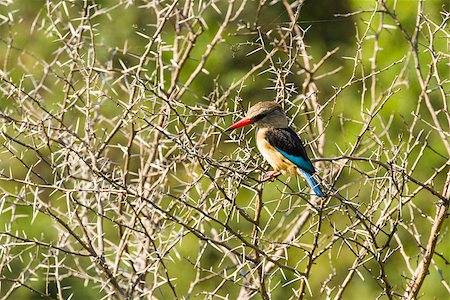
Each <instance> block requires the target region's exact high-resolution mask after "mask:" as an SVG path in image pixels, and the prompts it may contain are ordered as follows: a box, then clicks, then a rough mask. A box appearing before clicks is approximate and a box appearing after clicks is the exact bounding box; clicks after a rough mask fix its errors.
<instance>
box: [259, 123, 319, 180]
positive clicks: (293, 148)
mask: <svg viewBox="0 0 450 300" xmlns="http://www.w3.org/2000/svg"><path fill="white" fill-rule="evenodd" d="M266 140H267V141H268V142H269V144H270V145H272V146H273V147H275V148H276V149H277V150H278V151H280V152H282V153H283V152H284V153H285V154H287V155H285V156H286V158H287V159H289V160H290V161H291V162H293V163H294V164H296V165H297V166H298V167H299V168H301V169H302V170H304V171H306V172H308V173H310V174H312V173H314V172H315V169H314V166H313V165H312V163H311V160H310V159H309V158H308V154H307V153H306V149H305V147H304V146H303V143H302V141H301V140H300V138H299V137H298V135H297V133H295V131H294V130H292V129H291V128H268V129H267V131H266ZM284 153H283V154H284ZM299 158H301V159H299Z"/></svg>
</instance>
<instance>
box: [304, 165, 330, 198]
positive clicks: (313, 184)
mask: <svg viewBox="0 0 450 300" xmlns="http://www.w3.org/2000/svg"><path fill="white" fill-rule="evenodd" d="M300 172H302V174H303V176H304V177H305V179H306V181H307V182H308V184H309V185H310V186H311V188H312V189H313V191H314V193H315V194H316V195H317V196H319V197H325V195H324V193H323V192H322V189H321V188H320V185H319V184H318V183H317V181H316V180H315V179H314V178H313V176H312V174H309V173H307V172H305V171H303V170H302V169H300Z"/></svg>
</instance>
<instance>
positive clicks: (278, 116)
mask: <svg viewBox="0 0 450 300" xmlns="http://www.w3.org/2000/svg"><path fill="white" fill-rule="evenodd" d="M250 124H255V125H256V127H257V131H256V144H257V146H258V149H259V151H260V152H261V154H262V155H263V157H264V158H265V159H266V160H267V161H268V162H269V164H270V165H271V166H272V168H273V169H274V170H273V171H271V172H269V177H270V178H271V179H275V178H277V177H278V176H279V175H280V174H281V173H283V174H302V175H303V176H304V177H305V179H306V181H307V182H308V184H309V185H310V186H311V188H312V189H313V191H314V193H315V194H316V195H317V196H319V197H324V193H323V192H322V189H321V188H320V185H319V184H318V183H317V181H316V180H315V179H314V178H313V174H314V173H315V169H314V166H313V165H312V163H311V160H310V159H309V158H308V155H307V154H306V149H305V147H304V146H303V143H302V142H301V141H300V138H299V137H298V135H297V134H296V133H295V131H294V130H292V129H291V128H289V127H288V120H287V117H286V114H285V113H284V111H283V109H282V107H281V106H280V105H279V104H278V103H276V102H273V101H267V102H259V103H258V104H256V105H254V106H252V107H251V108H250V109H249V110H248V112H247V117H246V118H244V119H242V120H241V121H239V122H237V123H235V124H233V125H231V126H230V127H229V128H228V129H227V131H229V130H233V129H236V128H239V127H243V126H246V125H250Z"/></svg>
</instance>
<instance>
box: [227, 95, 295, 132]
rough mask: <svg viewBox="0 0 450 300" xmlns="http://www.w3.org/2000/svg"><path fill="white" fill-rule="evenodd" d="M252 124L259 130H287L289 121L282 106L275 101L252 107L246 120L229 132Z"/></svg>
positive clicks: (231, 128)
mask: <svg viewBox="0 0 450 300" xmlns="http://www.w3.org/2000/svg"><path fill="white" fill-rule="evenodd" d="M250 124H255V125H256V126H258V127H259V128H286V127H288V120H287V118H286V115H285V113H284V112H283V108H282V107H281V105H280V104H278V103H276V102H274V101H266V102H259V103H258V104H255V105H253V106H252V107H250V109H249V110H248V112H247V116H246V117H245V118H244V119H242V120H240V121H239V122H237V123H235V124H233V125H231V126H230V127H229V128H228V129H227V131H229V130H233V129H236V128H239V127H243V126H246V125H250Z"/></svg>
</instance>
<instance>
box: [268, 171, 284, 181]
mask: <svg viewBox="0 0 450 300" xmlns="http://www.w3.org/2000/svg"><path fill="white" fill-rule="evenodd" d="M280 175H281V172H279V171H270V172H268V173H267V177H266V179H265V180H270V181H275V179H277V178H278V176H280Z"/></svg>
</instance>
